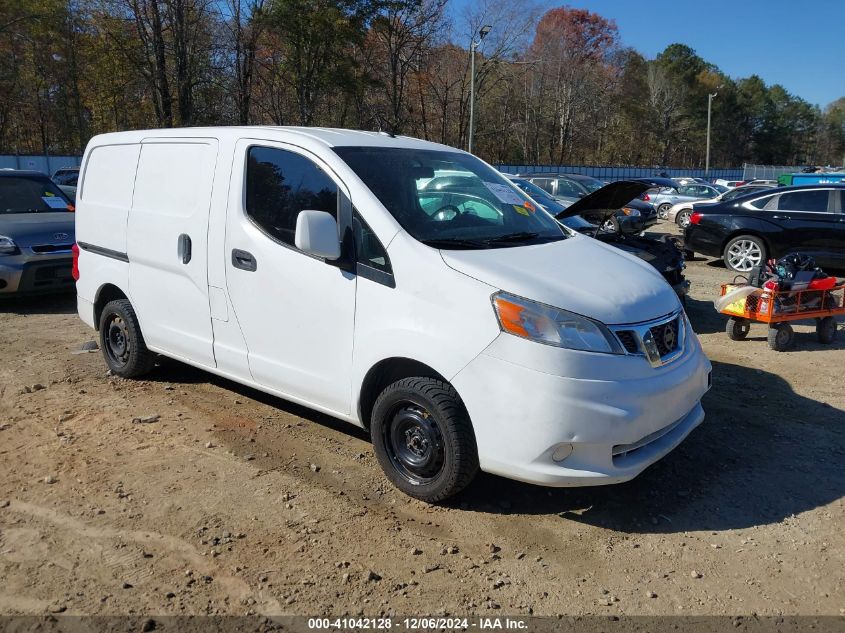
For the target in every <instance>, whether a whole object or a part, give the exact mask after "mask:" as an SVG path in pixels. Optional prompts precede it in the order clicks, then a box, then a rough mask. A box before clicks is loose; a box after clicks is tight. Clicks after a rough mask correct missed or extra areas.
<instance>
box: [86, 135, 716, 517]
mask: <svg viewBox="0 0 845 633" xmlns="http://www.w3.org/2000/svg"><path fill="white" fill-rule="evenodd" d="M642 187H643V189H645V188H648V185H642ZM601 191H603V190H600V192H597V194H600V193H601ZM597 194H592V195H593V196H595V195H597ZM634 195H636V193H632V194H631V197H633V196H634ZM588 198H589V197H588ZM588 198H585V199H584V200H588ZM582 202H583V201H582ZM76 209H77V212H76V218H77V224H76V237H77V241H78V247H79V254H78V262H77V264H78V276H79V277H78V281H77V292H78V307H79V315H80V316H81V317H82V319H83V320H84V321H85V322H86V323H87V324H88V325H90V326H91V327H92V328H95V329H97V330H99V333H100V341H101V347H102V351H103V354H104V356H105V360H106V362H107V364H108V366H109V367H110V368H111V370H112V371H113V372H114V373H115V374H118V375H120V376H125V377H133V376H139V375H141V374H143V373H145V372H147V371H149V370H151V369H152V367H153V365H154V359H155V354H161V355H164V356H169V357H171V358H175V359H178V360H181V361H183V362H185V363H189V364H191V365H195V366H197V367H201V368H203V369H206V370H208V371H210V372H213V373H215V374H219V375H221V376H225V377H227V378H230V379H232V380H235V381H238V382H240V383H243V384H245V385H250V386H252V387H255V388H257V389H260V390H262V391H265V392H268V393H271V394H275V395H278V396H280V397H282V398H285V399H287V400H291V401H294V402H298V403H301V404H304V405H306V406H308V407H311V408H313V409H316V410H319V411H323V412H325V413H328V414H330V415H332V416H335V417H338V418H341V419H343V420H347V421H349V422H351V423H353V424H356V425H359V426H362V427H365V428H367V429H369V430H370V433H371V435H372V440H373V444H374V446H375V453H376V455H377V457H378V459H379V462H380V463H381V466H382V467H383V468H384V471H385V473H386V474H387V476H388V477H389V478H390V480H391V481H392V482H393V483H394V484H395V485H396V486H398V487H399V488H400V489H401V490H403V491H404V492H406V493H407V494H409V495H412V496H415V497H418V498H420V499H424V500H428V501H437V500H441V499H444V498H446V497H448V496H450V495H452V494H454V493H456V492H458V491H459V490H461V489H462V488H463V487H464V486H466V485H467V484H468V483H469V482H470V481H471V480H472V478H473V476H474V475H475V474H476V472H477V471H478V470H479V469H481V470H484V471H487V472H490V473H496V474H499V475H503V476H505V477H510V478H514V479H519V480H522V481H526V482H532V483H537V484H545V485H552V486H579V485H595V484H609V483H615V482H621V481H626V480H628V479H631V478H632V477H634V476H636V475H637V474H638V473H640V472H641V471H642V470H643V469H644V468H646V467H647V466H648V465H650V464H652V463H653V462H655V461H656V460H658V459H659V458H661V457H662V456H664V455H666V454H667V453H668V452H669V451H671V450H672V449H673V448H674V447H675V446H677V445H678V444H679V443H680V442H681V441H682V440H683V439H684V438H685V437H686V436H687V434H688V433H689V432H690V431H691V430H692V429H693V428H695V427H696V426H697V425H698V424H699V423H700V422H701V421H702V419H703V418H704V412H703V411H702V408H701V402H700V401H701V397H702V395H703V394H704V393H705V392H706V391H707V389H708V388H709V383H710V363H709V362H708V360H707V358H706V357H705V356H704V354H703V353H702V351H701V347H700V345H699V342H698V339H697V338H696V336H695V334H694V333H693V331H692V328H691V327H690V324H689V321H688V320H687V317H686V315H685V314H684V312H683V310H682V309H681V305H680V303H679V301H678V297H677V296H676V295H675V293H674V292H673V291H672V289H671V288H670V287H669V286H668V285H667V284H666V282H665V281H664V280H663V278H662V277H661V276H660V274H658V273H657V271H655V270H654V269H653V268H651V267H650V266H649V265H648V264H646V263H644V262H642V261H641V260H639V259H637V258H636V257H633V256H629V255H627V254H625V253H623V252H622V251H620V250H618V249H614V248H612V247H609V246H605V245H603V244H602V243H601V242H599V241H597V240H594V239H592V238H590V237H587V236H584V235H579V234H576V233H574V232H572V231H570V230H568V229H565V228H563V227H561V225H559V224H558V223H557V222H555V221H554V219H553V218H552V217H551V216H549V215H548V214H546V213H545V212H544V211H542V210H541V209H539V208H538V207H537V205H535V204H534V203H533V202H532V201H531V200H530V199H529V198H527V197H526V195H525V194H524V193H522V192H521V191H520V190H519V189H517V188H516V187H514V186H513V185H512V184H511V183H510V182H509V181H508V180H507V179H505V178H504V177H502V176H501V175H500V174H499V173H498V172H496V171H495V170H494V169H493V168H491V167H490V166H489V165H487V164H486V163H484V162H482V161H481V160H479V159H477V158H475V157H474V156H472V155H470V154H467V153H465V152H462V151H458V150H455V149H452V148H449V147H445V146H442V145H437V144H434V143H428V142H424V141H420V140H415V139H411V138H393V137H390V136H387V135H383V134H378V133H370V132H353V131H347V130H331V129H316V128H281V127H230V128H208V129H176V130H151V131H138V132H124V133H116V134H106V135H102V136H97V137H95V138H94V139H92V140H91V142H90V143H89V145H88V148H87V149H86V151H85V156H84V158H83V162H82V172H81V178H80V180H79V189H78V193H77V207H76Z"/></svg>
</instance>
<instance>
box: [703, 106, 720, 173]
mask: <svg viewBox="0 0 845 633" xmlns="http://www.w3.org/2000/svg"><path fill="white" fill-rule="evenodd" d="M718 95H719V93H718V92H712V93H710V92H708V93H707V153H706V155H705V157H704V175H705V176H709V175H710V110H711V109H712V107H713V99H715V98H716V97H717V96H718Z"/></svg>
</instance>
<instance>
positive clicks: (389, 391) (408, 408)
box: [370, 377, 478, 503]
mask: <svg viewBox="0 0 845 633" xmlns="http://www.w3.org/2000/svg"><path fill="white" fill-rule="evenodd" d="M370 434H371V436H372V441H373V448H374V450H375V454H376V457H377V458H378V460H379V464H380V465H381V467H382V470H384V473H385V474H386V475H387V477H388V479H390V481H391V482H392V483H393V485H395V486H396V487H397V488H399V489H400V490H401V491H402V492H404V493H405V494H407V495H410V496H412V497H415V498H417V499H421V500H423V501H427V502H429V503H435V502H438V501H442V500H444V499H446V498H448V497H451V496H453V495H455V494H457V493H458V492H460V491H461V490H463V489H464V488H465V487H466V486H467V485H468V484H469V483H470V481H472V479H473V478H474V477H475V474H476V473H477V472H478V449H477V448H476V444H475V434H474V433H473V430H472V424H471V423H470V420H469V416H468V415H467V412H466V409H465V408H464V405H463V402H462V401H461V399H460V397H459V396H458V394H457V392H456V391H455V389H454V387H452V385H450V384H449V383H446V382H443V381H442V380H438V379H436V378H423V377H414V378H403V379H402V380H399V381H397V382H395V383H393V384H392V385H390V386H388V387H387V388H386V389H385V390H384V391H382V393H381V395H379V397H378V399H377V400H376V403H375V405H374V406H373V413H372V418H371V424H370Z"/></svg>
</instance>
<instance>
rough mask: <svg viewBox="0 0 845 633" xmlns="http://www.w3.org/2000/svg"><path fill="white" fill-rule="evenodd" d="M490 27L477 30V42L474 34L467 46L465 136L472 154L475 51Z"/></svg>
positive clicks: (486, 26)
mask: <svg viewBox="0 0 845 633" xmlns="http://www.w3.org/2000/svg"><path fill="white" fill-rule="evenodd" d="M492 28H493V27H492V26H489V25H484V26H482V27H481V28H480V29H478V40H477V41H476V39H475V34H473V36H472V41H471V42H470V45H469V134H467V151H468V152H469V153H470V154H472V133H473V131H474V129H475V49H477V48H478V45H479V44H480V43H481V40H483V39H484V36H485V35H487V34H488V33H489V32H490V29H492Z"/></svg>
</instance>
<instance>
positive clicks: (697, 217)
mask: <svg viewBox="0 0 845 633" xmlns="http://www.w3.org/2000/svg"><path fill="white" fill-rule="evenodd" d="M702 215H704V214H703V213H701V211H694V212H693V214H692V215H691V216H689V223H690V224H698V223H699V222H701V216H702Z"/></svg>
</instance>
